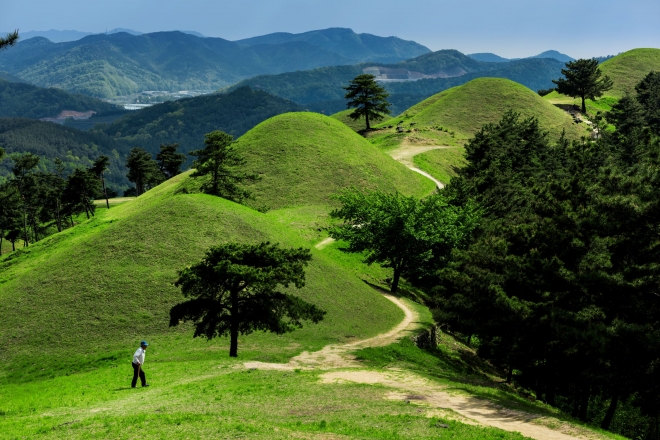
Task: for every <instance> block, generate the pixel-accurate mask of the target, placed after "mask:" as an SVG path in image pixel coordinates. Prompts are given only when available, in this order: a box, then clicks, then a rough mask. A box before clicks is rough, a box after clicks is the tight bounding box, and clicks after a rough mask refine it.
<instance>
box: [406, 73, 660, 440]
mask: <svg viewBox="0 0 660 440" xmlns="http://www.w3.org/2000/svg"><path fill="white" fill-rule="evenodd" d="M636 91H637V94H636V96H626V97H624V98H622V99H621V100H620V101H619V103H618V104H617V105H616V106H615V107H614V108H613V109H612V111H611V112H609V113H608V114H606V115H605V120H606V121H607V122H609V123H611V124H613V125H614V126H615V127H616V129H615V130H607V129H606V127H605V121H604V120H600V121H598V122H597V123H598V124H599V125H600V127H599V128H600V133H601V137H600V138H599V139H597V140H591V139H586V138H583V139H582V140H581V141H574V142H569V141H567V140H566V139H565V138H563V136H562V138H561V139H558V140H555V143H554V144H553V143H551V140H550V139H548V136H547V134H546V133H545V132H544V131H543V130H542V128H541V127H539V125H538V122H537V120H535V119H533V118H531V119H521V118H520V116H519V115H518V114H515V113H508V114H507V115H506V116H505V117H504V118H503V119H502V120H501V121H500V122H499V123H498V124H489V125H486V126H485V127H483V128H482V130H481V131H480V132H478V133H477V134H476V135H475V137H474V138H473V139H472V140H471V141H470V142H469V144H468V145H467V147H466V154H467V160H468V165H467V166H466V167H465V168H463V169H461V170H460V171H459V175H458V177H456V178H454V179H452V181H451V183H450V184H449V185H448V186H447V188H446V189H445V193H446V197H447V198H448V199H449V200H450V201H451V203H452V204H454V205H456V206H466V205H467V204H471V203H476V204H477V205H478V206H479V207H480V209H481V212H482V215H483V217H482V218H481V221H480V223H479V226H478V227H477V228H476V229H475V231H474V233H473V234H472V235H471V238H470V240H469V243H468V244H467V245H466V246H462V247H455V248H454V249H453V250H452V253H451V257H450V258H448V259H447V260H446V264H443V266H442V267H440V268H439V269H438V270H436V271H435V272H434V273H432V274H427V276H425V277H422V278H419V279H418V281H419V282H420V283H421V284H422V285H423V286H424V287H426V288H427V289H429V291H430V292H432V296H433V298H434V316H435V319H436V321H437V322H438V323H439V324H440V325H441V326H443V327H444V328H445V329H446V330H448V331H450V332H453V333H456V334H460V335H462V336H464V337H465V339H466V341H467V342H468V344H470V343H471V344H473V345H474V346H475V347H477V352H478V354H479V355H480V356H481V357H483V358H485V359H487V360H489V361H490V362H492V363H493V364H494V365H496V366H498V367H500V368H502V369H503V370H504V371H506V372H507V381H508V382H512V381H516V382H518V383H519V384H521V385H522V386H524V387H526V388H528V389H531V390H534V392H535V394H536V398H537V399H538V400H542V401H544V402H547V403H549V404H551V405H553V406H558V407H560V408H562V409H564V410H566V411H568V412H570V413H571V414H572V415H573V416H575V417H578V418H579V419H581V420H583V421H588V422H591V423H594V422H595V423H598V424H600V426H601V427H602V428H604V429H610V428H611V429H613V430H615V431H618V432H620V433H622V434H624V435H626V436H628V437H634V438H644V437H646V438H654V439H657V438H660V437H659V436H660V432H659V426H658V423H659V420H660V265H659V264H658V263H659V262H660V196H659V194H660V173H659V171H660V137H659V135H660V110H659V108H660V73H658V72H652V73H650V74H649V75H648V76H647V77H646V78H644V80H642V81H641V82H640V83H639V84H638V85H637V88H636ZM618 409H620V411H622V412H623V413H625V414H624V415H621V416H620V417H618V418H617V417H616V415H617V410H618Z"/></svg>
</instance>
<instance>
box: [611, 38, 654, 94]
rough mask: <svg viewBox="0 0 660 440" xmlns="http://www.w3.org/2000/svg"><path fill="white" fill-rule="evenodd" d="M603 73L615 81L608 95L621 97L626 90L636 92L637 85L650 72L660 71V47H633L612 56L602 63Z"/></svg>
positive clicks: (631, 92)
mask: <svg viewBox="0 0 660 440" xmlns="http://www.w3.org/2000/svg"><path fill="white" fill-rule="evenodd" d="M600 70H601V71H602V72H603V74H605V75H608V76H609V77H610V78H612V81H613V82H614V87H613V88H612V90H610V91H608V92H606V95H608V96H613V97H615V98H621V97H622V96H623V95H625V93H626V92H628V93H630V94H633V95H634V94H635V86H636V85H637V84H638V83H639V82H640V81H641V80H642V79H644V77H645V76H646V75H648V73H649V72H651V71H653V70H655V71H660V49H633V50H629V51H628V52H624V53H622V54H619V55H617V56H615V57H614V58H610V59H609V60H607V61H605V62H604V63H603V64H601V65H600Z"/></svg>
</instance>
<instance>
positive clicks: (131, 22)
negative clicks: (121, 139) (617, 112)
mask: <svg viewBox="0 0 660 440" xmlns="http://www.w3.org/2000/svg"><path fill="white" fill-rule="evenodd" d="M659 23H660V0H625V1H624V0H598V1H596V0H499V1H498V0H459V1H451V2H450V1H443V0H378V1H374V0H322V1H321V0H234V1H226V0H213V1H212V0H185V1H180V0H179V1H173V0H112V1H108V0H57V1H55V0H0V30H11V29H14V28H18V29H20V30H23V31H31V30H48V29H59V30H62V29H67V30H69V29H75V30H79V31H88V32H103V31H105V29H113V28H117V27H123V28H130V29H135V30H137V31H141V32H154V31H159V30H172V29H185V30H193V31H198V32H201V33H203V34H205V35H207V36H213V37H222V38H226V39H229V40H236V39H240V38H246V37H251V36H255V35H263V34H267V33H270V32H278V31H284V32H304V31H308V30H313V29H322V28H328V27H350V28H352V29H353V30H355V31H356V32H367V33H371V34H375V35H381V36H390V35H394V36H397V37H400V38H404V39H408V40H415V41H417V42H419V43H421V44H424V45H426V46H428V47H429V48H430V49H432V50H438V49H458V50H460V51H461V52H464V53H473V52H494V53H497V54H499V55H501V56H505V57H524V56H530V55H535V54H537V53H539V52H542V51H544V50H548V49H555V50H559V51H560V52H563V53H566V54H568V55H570V56H573V57H576V58H577V57H591V56H599V55H607V54H617V53H619V52H623V51H626V50H629V49H632V48H635V47H660V24H659Z"/></svg>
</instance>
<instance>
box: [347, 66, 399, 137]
mask: <svg viewBox="0 0 660 440" xmlns="http://www.w3.org/2000/svg"><path fill="white" fill-rule="evenodd" d="M344 90H346V92H347V93H346V95H345V96H344V98H346V99H349V100H350V101H349V102H348V103H347V104H346V106H347V107H348V108H354V109H355V111H353V113H351V114H350V115H348V117H349V118H351V119H352V120H354V121H356V120H358V119H360V118H364V120H365V121H366V123H367V130H370V129H371V124H370V121H379V120H381V119H383V114H386V115H389V114H390V109H389V107H390V106H391V105H392V104H390V103H389V102H387V97H388V96H390V95H389V93H387V92H386V91H385V89H384V88H382V87H381V86H379V85H378V83H377V82H376V77H375V76H373V75H369V74H366V73H365V74H362V75H358V76H356V77H355V78H354V79H352V80H351V82H350V84H349V85H348V87H344Z"/></svg>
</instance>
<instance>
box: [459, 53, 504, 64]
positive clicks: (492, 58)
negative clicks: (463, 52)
mask: <svg viewBox="0 0 660 440" xmlns="http://www.w3.org/2000/svg"><path fill="white" fill-rule="evenodd" d="M468 56H469V57H470V58H472V59H473V60H477V61H483V62H485V63H508V62H509V61H511V60H509V59H508V58H502V57H501V56H499V55H495V54H494V53H490V52H484V53H471V54H468Z"/></svg>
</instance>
